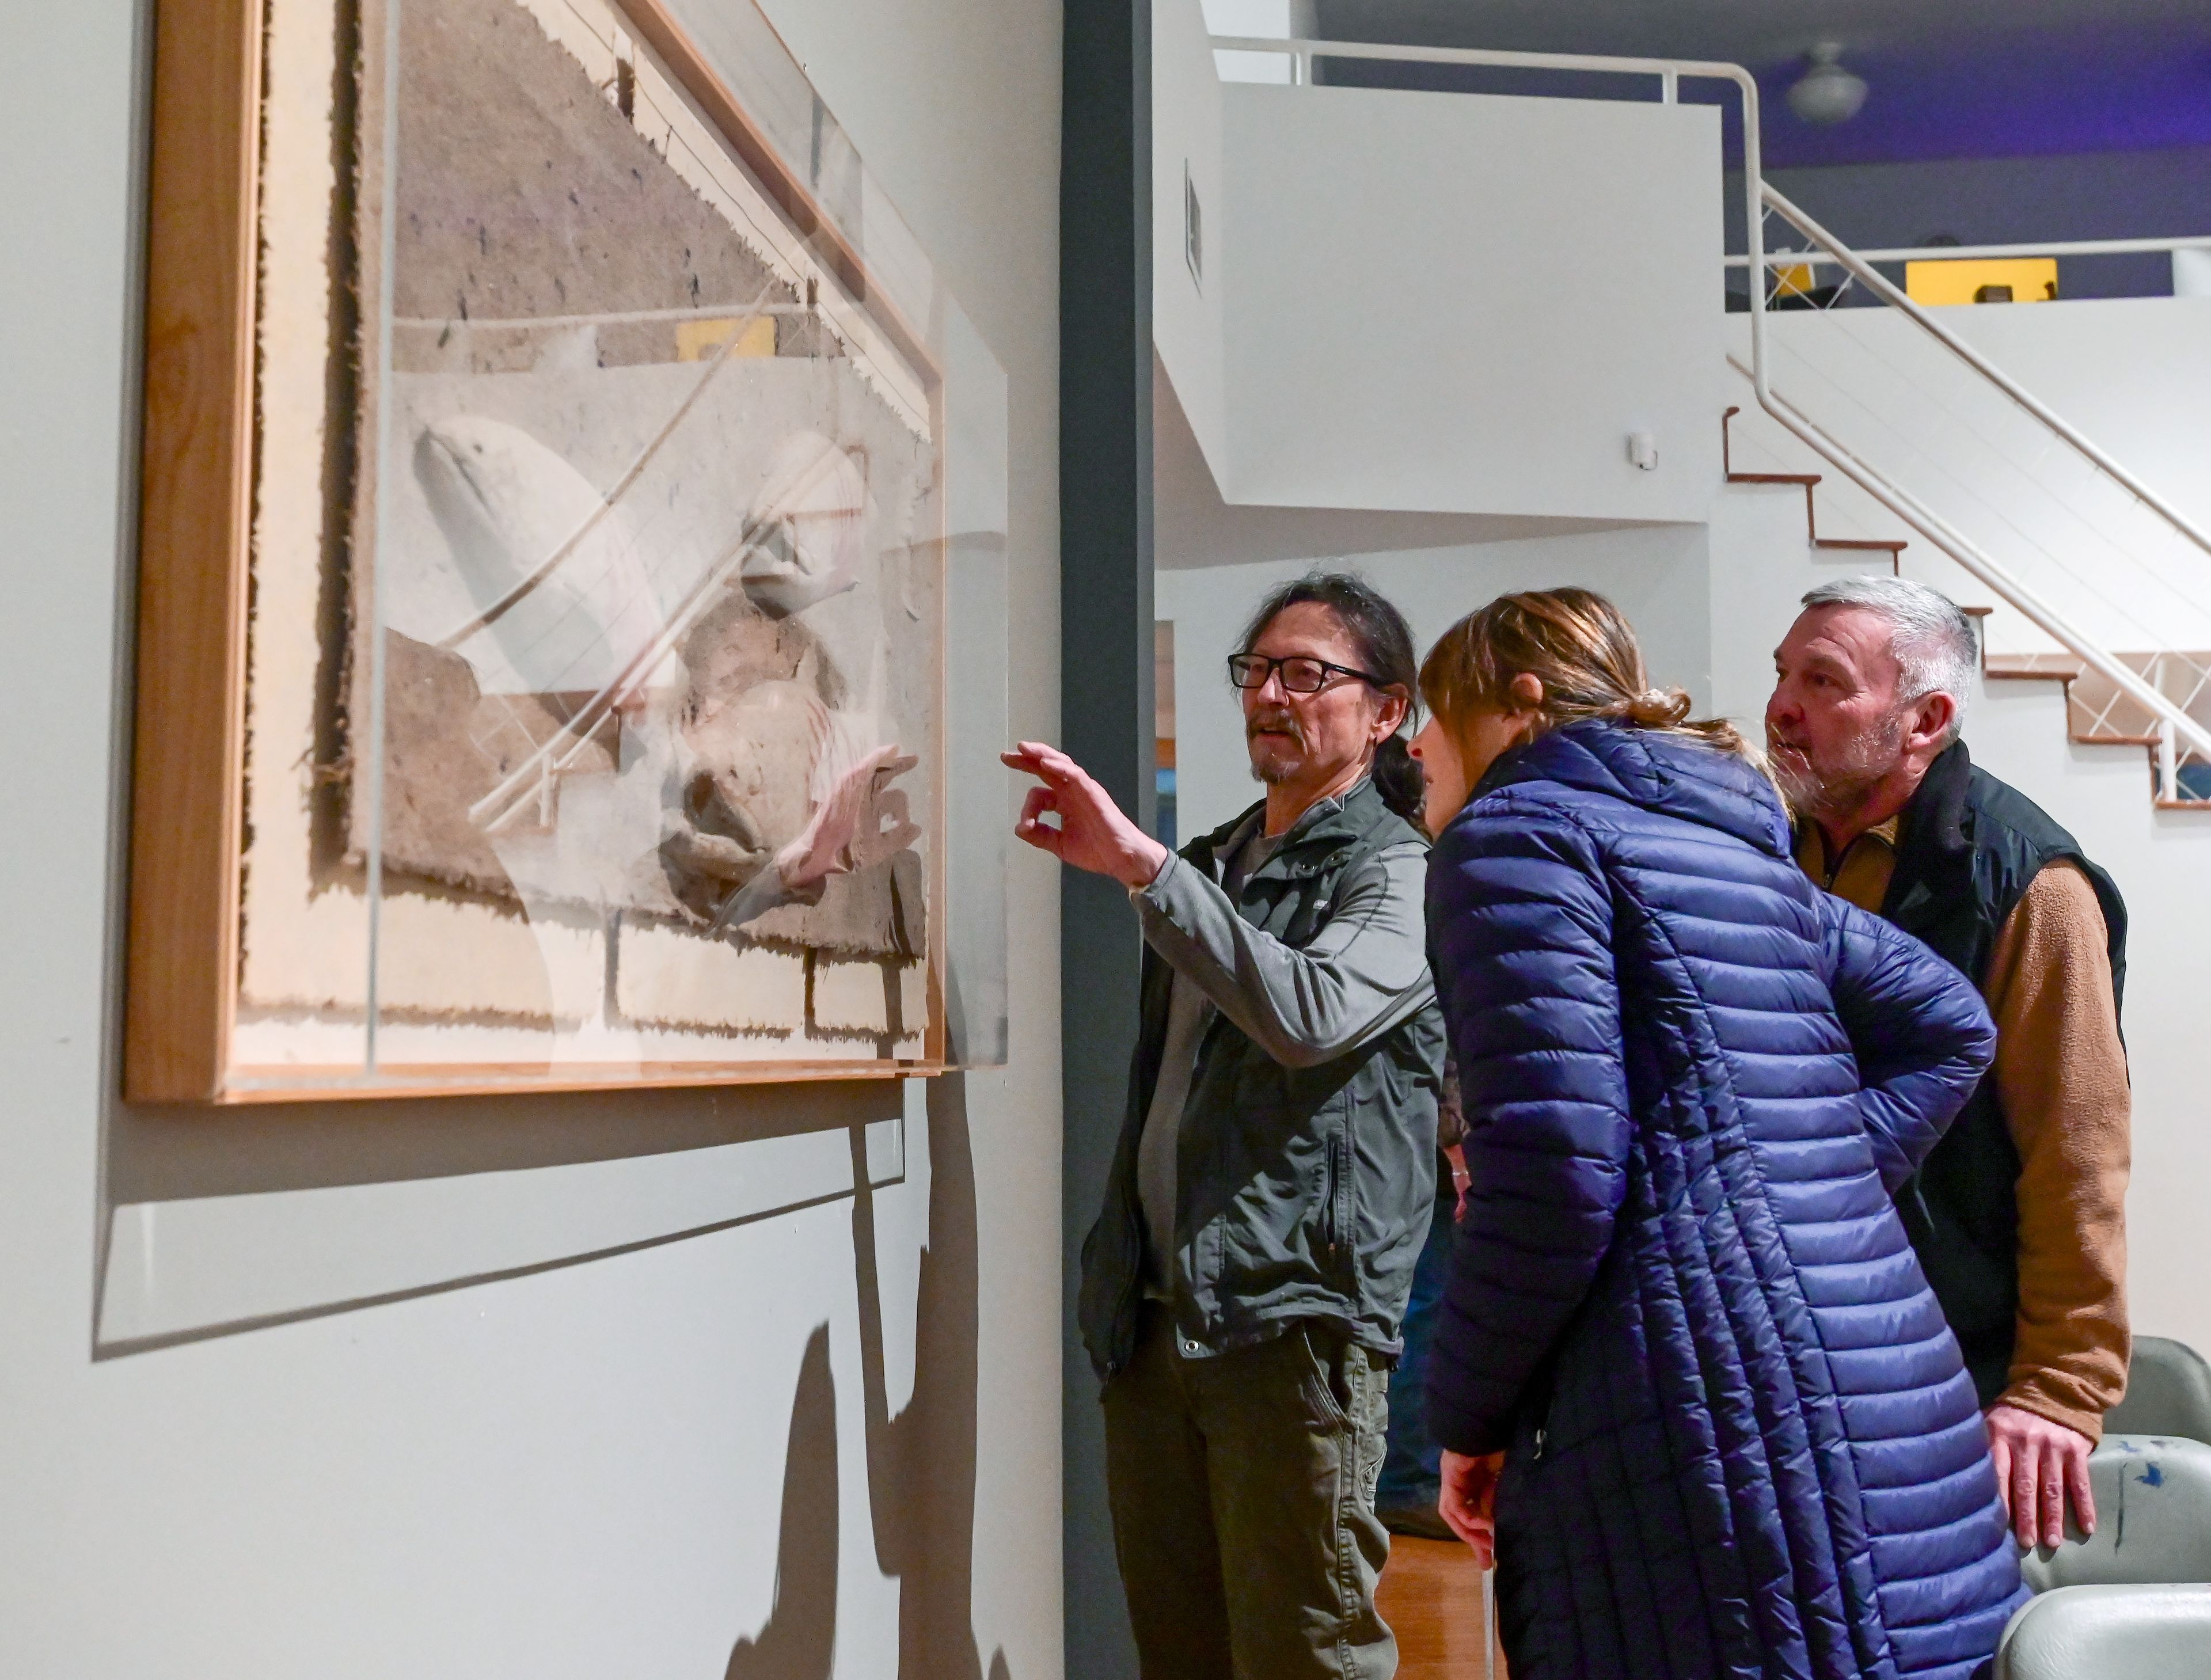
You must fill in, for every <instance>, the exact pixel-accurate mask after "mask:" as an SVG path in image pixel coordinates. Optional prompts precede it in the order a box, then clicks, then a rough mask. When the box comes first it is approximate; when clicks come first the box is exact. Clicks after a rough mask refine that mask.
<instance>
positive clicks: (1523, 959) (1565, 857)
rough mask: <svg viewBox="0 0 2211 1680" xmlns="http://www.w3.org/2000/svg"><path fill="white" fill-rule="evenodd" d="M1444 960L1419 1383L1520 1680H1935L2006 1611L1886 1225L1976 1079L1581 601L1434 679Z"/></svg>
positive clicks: (1948, 1011) (1994, 1628) (1926, 1316)
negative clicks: (1785, 1679) (1426, 1329)
mask: <svg viewBox="0 0 2211 1680" xmlns="http://www.w3.org/2000/svg"><path fill="white" fill-rule="evenodd" d="M1420 684H1421V689H1422V692H1423V694H1424V697H1425V698H1426V699H1427V702H1428V705H1429V707H1430V710H1431V711H1432V712H1433V714H1434V715H1433V720H1432V721H1431V722H1430V724H1429V725H1428V726H1427V728H1426V729H1424V730H1423V731H1421V732H1420V737H1418V739H1417V740H1416V741H1415V743H1414V754H1415V755H1416V756H1417V757H1419V758H1420V761H1421V765H1422V768H1423V770H1424V771H1425V772H1426V773H1427V777H1428V791H1429V807H1428V823H1429V827H1430V828H1431V829H1432V831H1433V832H1434V833H1435V834H1436V836H1437V840H1436V846H1435V851H1434V853H1433V858H1432V860H1431V863H1430V865H1429V876H1428V930H1429V948H1430V951H1429V954H1430V958H1431V961H1432V962H1433V966H1434V968H1435V977H1436V991H1437V995H1438V997H1439V999H1440V1000H1441V1002H1442V1004H1443V1007H1444V1011H1445V1017H1446V1019H1447V1021H1448V1022H1449V1026H1450V1032H1451V1046H1452V1048H1453V1050H1454V1051H1455V1052H1456V1053H1457V1060H1458V1068H1459V1079H1460V1084H1461V1093H1462V1099H1463V1107H1464V1111H1465V1117H1466V1123H1467V1132H1466V1139H1465V1149H1466V1161H1467V1167H1468V1169H1469V1173H1470V1174H1471V1175H1472V1179H1473V1185H1472V1189H1471V1191H1470V1193H1469V1197H1468V1200H1467V1204H1466V1211H1465V1214H1464V1216H1463V1222H1462V1224H1461V1226H1460V1229H1459V1234H1458V1239H1457V1250H1456V1253H1455V1256H1454V1260H1453V1267H1452V1275H1451V1282H1450V1285H1449V1288H1448V1291H1447V1293H1446V1295H1445V1305H1444V1310H1443V1316H1442V1320H1441V1322H1440V1324H1439V1327H1438V1330H1437V1336H1436V1343H1435V1349H1434V1352H1433V1363H1432V1365H1431V1367H1430V1375H1429V1379H1428V1389H1427V1402H1428V1417H1429V1426H1430V1428H1431V1429H1432V1430H1433V1433H1434V1434H1435V1437H1436V1438H1437V1440H1439V1441H1440V1442H1441V1443H1442V1445H1443V1446H1444V1447H1445V1449H1446V1451H1445V1490H1444V1501H1443V1505H1444V1515H1445V1520H1447V1521H1448V1522H1450V1523H1451V1525H1452V1527H1453V1528H1454V1529H1455V1530H1456V1531H1458V1532H1459V1533H1460V1534H1461V1535H1463V1537H1466V1538H1467V1539H1468V1540H1469V1542H1470V1543H1471V1544H1474V1546H1475V1550H1476V1551H1477V1552H1482V1553H1485V1554H1486V1553H1487V1552H1488V1550H1489V1549H1490V1548H1491V1546H1492V1544H1493V1546H1494V1556H1495V1558H1496V1562H1497V1565H1498V1568H1499V1577H1498V1580H1499V1595H1498V1596H1499V1622H1500V1628H1501V1631H1502V1635H1503V1639H1504V1645H1505V1653H1506V1656H1507V1658H1508V1659H1509V1660H1510V1662H1511V1669H1512V1676H1513V1680H1613V1677H1623V1680H1624V1677H1645V1676H1648V1677H1652V1680H1661V1677H1663V1680H1708V1677H1723V1676H1724V1677H1731V1680H1734V1677H1740V1680H1752V1677H1759V1680H1764V1677H1780V1676H1789V1677H1806V1680H1842V1677H1845V1676H1847V1677H1859V1676H1878V1677H1892V1676H1940V1677H1946V1680H1947V1677H1956V1680H1966V1677H1967V1676H1970V1675H1971V1674H1972V1672H1973V1671H1975V1670H1976V1669H1977V1668H1979V1667H1980V1666H1982V1665H1984V1663H1986V1662H1987V1660H1988V1659H1989V1658H1990V1656H1991V1654H1992V1653H1994V1652H1995V1650H1996V1641H1997V1639H1998V1637H1999V1635H2001V1634H2002V1630H2003V1626H2004V1623H2005V1622H2006V1620H2007V1619H2008V1617H2009V1616H2010V1615H2011V1613H2012V1612H2013V1611H2014V1610H2016V1609H2017V1608H2018V1607H2019V1605H2020V1604H2022V1603H2023V1602H2024V1594H2023V1592H2022V1590H2021V1588H2020V1574H2019V1566H2018V1562H2017V1554H2016V1552H2015V1550H2014V1547H2013V1544H2012V1542H2011V1540H2010V1539H2009V1537H2008V1535H2007V1532H2006V1528H2005V1522H2004V1514H2003V1508H2002V1505H2001V1504H2000V1503H1999V1501H1998V1500H1997V1495H1996V1476H1995V1472H1994V1471H1993V1470H1992V1468H1991V1467H1990V1461H1989V1453H1988V1443H1987V1440H1986V1437H1985V1435H1984V1432H1983V1428H1982V1423H1981V1418H1980V1414H1979V1411H1978V1409H1977V1407H1976V1404H1975V1399H1974V1393H1973V1386H1972V1381H1971V1380H1970V1379H1968V1378H1967V1376H1966V1373H1965V1368H1964V1367H1963V1365H1962V1363H1961V1362H1960V1358H1959V1354H1958V1348H1957V1344H1956V1343H1955V1342H1954V1340H1953V1339H1952V1337H1951V1335H1950V1331H1949V1329H1948V1326H1947V1325H1946V1324H1945V1323H1944V1322H1943V1319H1942V1313H1941V1308H1940V1307H1937V1306H1936V1305H1935V1297H1934V1296H1933V1295H1931V1294H1930V1293H1929V1290H1928V1288H1927V1283H1926V1280H1925V1279H1924V1278H1923V1277H1922V1276H1921V1274H1920V1271H1919V1265H1918V1263H1917V1260H1916V1259H1915V1258H1914V1257H1913V1254H1912V1252H1911V1246H1910V1245H1909V1244H1908V1242H1907V1241H1906V1240H1905V1234H1904V1229H1903V1227H1902V1226H1901V1224H1900V1223H1899V1221H1898V1219H1897V1216H1896V1214H1895V1211H1894V1210H1893V1208H1892V1207H1891V1205H1890V1202H1889V1193H1890V1192H1891V1191H1893V1189H1894V1188H1895V1186H1898V1185H1899V1184H1900V1183H1901V1182H1902V1181H1903V1180H1905V1177H1906V1176H1908V1175H1909V1174H1910V1173H1911V1170H1912V1168H1913V1167H1914V1166H1915V1165H1916V1164H1917V1162H1918V1161H1919V1160H1920V1158H1921V1157H1922V1156H1923V1155H1925V1154H1926V1152H1927V1150H1928V1149H1929V1148H1930V1147H1932V1146H1933V1144H1934V1143H1935V1139H1936V1138H1937V1137H1939V1136H1940V1135H1941V1131H1942V1128H1943V1127H1944V1126H1945V1125H1947V1124H1948V1122H1949V1120H1950V1118H1951V1116H1952V1115H1953V1114H1954V1113H1955V1112H1956V1110H1957V1108H1958V1107H1959V1106H1960V1104H1961V1103H1963V1102H1964V1101H1965V1100H1966V1096H1967V1095H1968V1094H1970V1093H1971V1091H1972V1089H1973V1085H1974V1083H1975V1082H1976V1081H1977V1080H1978V1078H1979V1077H1980V1075H1981V1071H1982V1070H1983V1069H1984V1067H1985V1066H1986V1065H1987V1064H1988V1062H1989V1058H1990V1053H1991V1050H1992V1048H1993V1044H1994V1034H1993V1030H1992V1028H1990V1024H1989V1018H1988V1016H1987V1014H1986V1012H1985V1011H1984V1010H1983V1008H1982V1006H1981V1002H1980V999H1979V998H1978V995H1977V994H1976V993H1975V992H1974V991H1973V989H1972V986H1970V985H1969V984H1968V983H1967V982H1966V979H1965V978H1964V976H1962V975H1960V974H1959V973H1957V972H1955V971H1954V969H1952V968H1950V967H1948V966H1947V965H1946V964H1944V963H1943V962H1941V961H1940V960H1938V959H1937V958H1935V956H1934V955H1932V954H1931V953H1930V952H1929V951H1928V950H1927V949H1925V948H1924V947H1923V946H1922V945H1920V944H1918V943H1917V942H1916V941H1914V940H1912V939H1911V938H1910V937H1906V936H1905V935H1904V934H1902V933H1900V932H1899V931H1896V930H1895V929H1893V928H1892V927H1890V926H1889V925H1887V923H1885V922H1882V921H1881V920H1879V919H1876V918H1875V917H1872V916H1869V915H1866V914H1864V913H1863V912H1860V911H1858V910H1856V909H1853V908H1851V907H1850V906H1848V905H1846V904H1845V903H1844V902H1843V901H1841V900H1839V899H1836V898H1831V897H1829V896H1828V895H1826V894H1825V893H1822V892H1820V891H1819V890H1818V889H1815V888H1814V886H1813V885H1812V884H1811V883H1810V882H1808V881H1807V880H1806V879H1805V877H1804V876H1803V874H1802V872H1801V871H1800V870H1798V869H1797V868H1796V864H1794V863H1793V862H1792V861H1791V860H1790V846H1789V828H1788V822H1787V819H1786V817H1785V816H1784V813H1783V810H1782V808H1781V805H1780V803H1779V801H1778V798H1776V796H1775V794H1774V792H1773V790H1772V786H1771V785H1769V784H1768V783H1767V782H1766V779H1765V778H1764V777H1763V776H1762V775H1761V774H1760V773H1759V771H1758V770H1757V768H1755V767H1754V765H1753V764H1752V763H1751V762H1750V761H1749V757H1748V750H1747V749H1745V748H1744V747H1743V745H1742V742H1741V741H1740V739H1739V738H1738V737H1735V733H1734V731H1732V730H1731V729H1729V728H1728V727H1727V726H1726V725H1684V724H1683V723H1682V721H1681V720H1682V719H1683V718H1684V717H1685V715H1686V713H1687V710H1688V702H1687V698H1686V697H1685V696H1683V695H1681V694H1680V693H1679V691H1674V692H1671V693H1656V692H1651V691H1649V690H1648V688H1647V684H1646V681H1645V676H1644V670H1643V659H1642V655H1641V653H1640V652H1639V650H1638V648H1637V647H1636V645H1635V640H1634V636H1633V633H1632V632H1631V631H1630V630H1629V628H1628V627H1627V624H1626V621H1625V620H1624V619H1622V618H1621V616H1620V613H1619V612H1618V610H1616V609H1614V607H1613V606H1612V605H1611V603H1608V602H1607V601H1606V600H1604V599H1603V598H1602V597H1600V596H1596V595H1593V594H1590V592H1589V591H1585V590H1573V589H1562V590H1555V591H1544V592H1541V593H1531V594H1523V595H1511V596H1505V597H1502V598H1500V599H1499V600H1497V601H1495V602H1493V603H1491V604H1490V605H1489V606H1487V607H1486V608H1484V609H1483V610H1481V611H1480V612H1478V613H1475V614H1474V615H1473V616H1470V617H1469V618H1467V619H1465V620H1463V621H1462V622H1460V623H1459V624H1457V626H1455V627H1454V628H1452V629H1451V630H1450V631H1449V632H1448V633H1446V634H1445V636H1444V638H1443V639H1442V640H1440V641H1439V642H1438V643H1437V645H1436V646H1435V648H1434V649H1433V651H1432V652H1430V653H1429V655H1428V658H1427V664H1426V665H1425V666H1424V667H1423V669H1422V670H1421V673H1420Z"/></svg>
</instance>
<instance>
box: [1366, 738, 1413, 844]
mask: <svg viewBox="0 0 2211 1680" xmlns="http://www.w3.org/2000/svg"><path fill="white" fill-rule="evenodd" d="M1372 773H1373V777H1374V791H1376V792H1377V793H1378V794H1380V795H1381V796H1382V803H1383V804H1385V805H1387V806H1389V808H1390V810H1393V811H1395V812H1396V813H1397V815H1398V816H1402V817H1403V818H1404V819H1405V821H1407V822H1410V823H1412V824H1413V825H1414V827H1415V828H1417V827H1419V826H1420V821H1421V817H1420V810H1421V805H1422V802H1423V800H1424V799H1425V798H1426V797H1427V783H1426V781H1425V780H1424V779H1422V777H1421V775H1420V766H1419V765H1418V764H1416V763H1414V761H1413V755H1412V752H1411V750H1410V749H1408V747H1407V746H1406V744H1405V737H1404V736H1403V735H1402V734H1397V735H1393V736H1391V737H1389V739H1387V740H1386V741H1384V742H1383V743H1382V744H1381V745H1380V746H1378V747H1377V748H1375V749H1374V769H1373V772H1372Z"/></svg>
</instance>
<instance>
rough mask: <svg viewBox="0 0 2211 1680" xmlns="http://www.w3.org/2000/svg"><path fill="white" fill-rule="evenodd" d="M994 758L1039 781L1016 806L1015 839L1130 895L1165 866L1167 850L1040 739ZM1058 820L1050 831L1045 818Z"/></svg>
mask: <svg viewBox="0 0 2211 1680" xmlns="http://www.w3.org/2000/svg"><path fill="white" fill-rule="evenodd" d="M999 756H1000V757H1001V758H1002V759H1003V761H1004V762H1006V763H1007V764H1009V765H1011V766H1012V767H1014V768H1015V769H1016V770H1021V771H1026V772H1027V773H1028V774H1030V775H1032V776H1034V777H1035V778H1036V779H1038V780H1039V781H1040V782H1042V783H1043V784H1044V785H1043V786H1042V787H1033V788H1031V789H1030V790H1029V797H1028V798H1027V800H1025V801H1024V802H1023V803H1022V805H1021V821H1020V822H1016V823H1015V825H1014V834H1015V838H1016V839H1019V840H1027V842H1028V843H1029V844H1030V845H1031V846H1035V847H1037V848H1038V849H1039V850H1040V851H1044V852H1051V855H1052V856H1053V857H1055V858H1058V859H1059V860H1060V862H1062V863H1063V864H1074V865H1075V868H1077V869H1082V870H1089V871H1090V872H1091V873H1092V874H1093V875H1110V876H1112V877H1113V879H1114V880H1116V881H1118V882H1120V883H1121V884H1122V885H1123V886H1124V887H1126V888H1129V889H1130V890H1131V891H1134V890H1135V889H1137V888H1140V887H1148V886H1150V885H1151V884H1152V880H1153V877H1154V876H1157V875H1158V874H1159V872H1160V870H1161V869H1162V868H1164V867H1165V866H1166V861H1167V849H1166V847H1165V846H1161V845H1160V843H1159V842H1158V841H1157V840H1154V839H1153V838H1152V837H1151V836H1150V835H1149V834H1146V833H1145V832H1144V831H1143V830H1142V828H1138V827H1137V826H1136V824H1135V823H1133V822H1130V820H1129V819H1128V818H1127V817H1126V816H1124V815H1123V814H1122V811H1121V808H1120V807H1119V806H1118V805H1117V804H1114V803H1113V800H1112V796H1111V795H1109V794H1108V793H1107V792H1106V791H1105V789H1104V788H1102V787H1100V786H1099V785H1098V784H1097V783H1096V782H1095V781H1093V780H1092V779H1091V778H1090V773H1089V772H1088V771H1087V770H1085V769H1084V768H1083V767H1081V765H1079V764H1077V763H1076V762H1075V761H1074V760H1073V759H1071V758H1069V756H1068V755H1066V754H1065V753H1063V752H1062V751H1060V749H1058V748H1057V747H1054V746H1050V745H1048V744H1046V743H1044V742H1042V741H1024V742H1022V743H1021V745H1020V746H1019V747H1018V748H1016V749H1015V750H1014V751H1012V752H1009V753H1002V754H1001V755H999ZM1048 814H1049V815H1052V816H1057V817H1058V818H1059V826H1058V827H1057V828H1053V827H1052V826H1051V824H1050V823H1048V822H1045V821H1044V818H1045V816H1046V815H1048Z"/></svg>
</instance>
